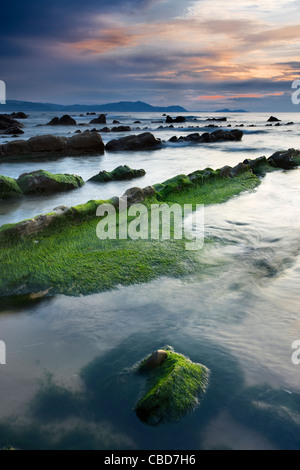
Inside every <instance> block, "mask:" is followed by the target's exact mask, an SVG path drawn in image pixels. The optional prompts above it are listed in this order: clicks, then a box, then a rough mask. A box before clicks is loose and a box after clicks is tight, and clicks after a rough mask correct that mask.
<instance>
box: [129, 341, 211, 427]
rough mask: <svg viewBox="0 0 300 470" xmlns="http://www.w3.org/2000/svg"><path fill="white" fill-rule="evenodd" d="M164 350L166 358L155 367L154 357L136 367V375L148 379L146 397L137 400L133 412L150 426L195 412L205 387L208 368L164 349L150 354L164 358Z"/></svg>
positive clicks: (146, 359)
mask: <svg viewBox="0 0 300 470" xmlns="http://www.w3.org/2000/svg"><path fill="white" fill-rule="evenodd" d="M164 351H165V352H166V357H165V358H164V359H163V360H162V361H158V364H159V363H160V365H158V366H157V367H154V368H153V366H152V364H153V361H152V360H151V358H152V356H153V355H150V356H148V357H146V358H145V359H144V360H142V361H141V363H140V364H139V365H138V366H137V372H138V373H143V374H146V375H147V380H146V392H145V395H144V396H143V397H142V398H141V399H140V400H138V402H137V404H136V405H135V411H136V414H137V416H138V417H139V419H140V420H141V421H143V422H145V423H147V424H150V425H157V424H159V423H160V422H172V421H177V420H178V419H180V418H181V417H183V416H184V415H186V414H187V413H189V412H191V411H192V410H194V409H195V408H196V407H197V406H198V405H199V399H200V397H201V396H203V394H204V393H205V392H206V389H207V385H208V379H209V370H208V369H207V367H205V366H204V365H202V364H197V363H194V362H192V361H191V360H190V359H188V358H187V357H185V356H184V355H182V354H179V353H176V352H174V351H173V350H171V349H167V348H165V349H162V350H160V351H157V352H155V353H153V354H154V355H157V353H158V352H159V353H160V356H159V357H162V358H163V352H164ZM149 364H151V366H150V367H149Z"/></svg>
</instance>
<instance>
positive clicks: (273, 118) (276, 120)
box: [267, 116, 281, 122]
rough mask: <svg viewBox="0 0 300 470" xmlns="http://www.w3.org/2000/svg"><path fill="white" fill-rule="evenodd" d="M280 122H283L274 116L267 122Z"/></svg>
mask: <svg viewBox="0 0 300 470" xmlns="http://www.w3.org/2000/svg"><path fill="white" fill-rule="evenodd" d="M279 121H281V119H278V118H277V117H274V116H271V117H269V119H268V120H267V122H279Z"/></svg>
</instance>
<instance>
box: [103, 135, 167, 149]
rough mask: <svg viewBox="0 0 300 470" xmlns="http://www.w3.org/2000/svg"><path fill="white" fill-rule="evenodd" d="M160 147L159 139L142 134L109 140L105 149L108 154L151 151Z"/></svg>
mask: <svg viewBox="0 0 300 470" xmlns="http://www.w3.org/2000/svg"><path fill="white" fill-rule="evenodd" d="M160 147H161V140H160V139H156V138H155V137H154V135H153V134H151V133H150V132H144V133H143V134H139V135H131V136H127V137H121V138H120V139H115V140H111V141H110V142H108V143H107V144H106V146H105V149H106V150H107V151H109V152H118V151H124V150H153V149H157V148H160Z"/></svg>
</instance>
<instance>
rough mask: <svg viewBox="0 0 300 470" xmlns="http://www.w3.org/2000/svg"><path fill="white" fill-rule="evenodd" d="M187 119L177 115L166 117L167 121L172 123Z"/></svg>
mask: <svg viewBox="0 0 300 470" xmlns="http://www.w3.org/2000/svg"><path fill="white" fill-rule="evenodd" d="M185 121H186V119H185V117H184V116H177V117H176V118H172V117H171V116H167V117H166V122H167V123H171V122H185Z"/></svg>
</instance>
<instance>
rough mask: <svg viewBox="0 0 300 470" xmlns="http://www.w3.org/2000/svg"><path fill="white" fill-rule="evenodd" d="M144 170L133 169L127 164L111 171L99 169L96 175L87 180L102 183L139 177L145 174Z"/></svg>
mask: <svg viewBox="0 0 300 470" xmlns="http://www.w3.org/2000/svg"><path fill="white" fill-rule="evenodd" d="M145 174H146V172H145V170H143V169H141V170H133V169H132V168H129V166H127V165H124V166H118V167H117V168H115V169H114V170H113V171H111V172H109V171H100V173H98V175H95V176H93V177H92V178H90V179H89V181H94V182H98V183H104V182H108V181H122V180H130V179H133V178H139V177H141V176H145Z"/></svg>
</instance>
